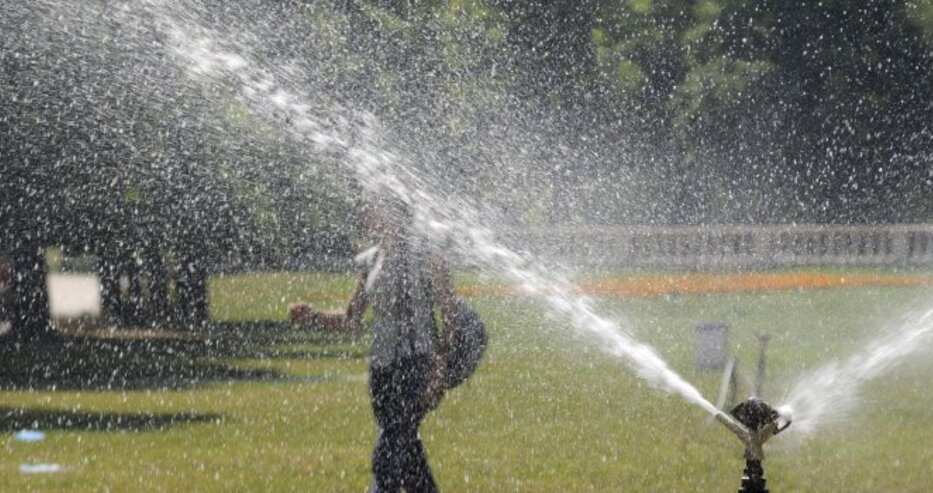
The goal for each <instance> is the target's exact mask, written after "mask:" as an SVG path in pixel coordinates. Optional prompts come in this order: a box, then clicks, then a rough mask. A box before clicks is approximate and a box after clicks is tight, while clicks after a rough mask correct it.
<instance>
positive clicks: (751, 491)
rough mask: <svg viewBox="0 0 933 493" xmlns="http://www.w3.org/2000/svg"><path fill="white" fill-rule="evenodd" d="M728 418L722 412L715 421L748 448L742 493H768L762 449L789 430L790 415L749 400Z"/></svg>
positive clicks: (731, 412) (754, 399)
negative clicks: (781, 433)
mask: <svg viewBox="0 0 933 493" xmlns="http://www.w3.org/2000/svg"><path fill="white" fill-rule="evenodd" d="M729 414H731V416H730V415H729ZM729 414H726V413H722V412H721V413H719V414H717V415H716V420H717V421H719V422H720V423H722V424H724V425H725V426H726V428H729V430H731V431H732V433H735V434H736V436H738V437H739V440H742V443H743V444H745V471H744V474H743V476H742V488H741V489H739V493H767V491H768V489H767V488H766V487H765V471H764V467H763V466H762V461H763V460H764V457H765V456H764V452H763V451H762V445H764V443H765V442H766V441H768V439H769V438H771V437H773V436H774V435H777V434H778V433H780V432H782V431H784V430H785V429H786V428H787V427H788V426H790V423H791V417H790V412H789V411H786V412H783V413H781V412H778V411H776V410H775V409H774V408H772V407H771V406H769V405H767V404H765V403H764V402H763V401H761V400H760V399H757V398H755V397H750V398H749V399H748V400H747V401H745V402H743V403H741V404H739V405H738V406H735V408H733V409H732V411H730V413H729Z"/></svg>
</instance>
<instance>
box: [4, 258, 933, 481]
mask: <svg viewBox="0 0 933 493" xmlns="http://www.w3.org/2000/svg"><path fill="white" fill-rule="evenodd" d="M352 284H353V280H352V279H349V278H346V277H345V276H339V275H329V274H275V275H262V276H259V275H253V276H249V275H244V276H231V277H225V278H220V279H215V280H214V282H213V283H212V288H211V289H212V290H211V301H212V316H213V317H214V318H215V319H218V320H225V321H230V322H242V321H248V320H260V319H261V320H283V319H284V316H285V307H286V306H287V305H288V303H290V302H292V301H295V300H298V299H304V300H310V301H312V302H313V303H315V305H317V306H321V307H325V308H332V307H336V306H339V305H340V304H341V302H342V301H341V300H342V299H344V297H345V296H346V294H347V293H348V292H349V291H350V289H351V287H352ZM931 295H933V290H931V288H929V287H886V288H864V287H863V288H836V289H825V290H806V291H782V292H771V293H757V294H715V295H688V296H675V297H653V298H652V297H644V298H634V299H617V298H614V299H603V300H601V301H600V304H601V308H602V313H605V314H608V315H611V316H613V317H616V318H618V319H620V320H621V319H627V320H628V321H630V322H631V325H632V326H633V327H634V329H633V330H634V332H635V334H636V335H637V337H638V338H639V339H641V340H643V341H646V342H648V343H650V344H652V345H654V346H655V347H656V348H658V351H659V353H661V355H662V356H664V358H665V359H667V360H668V361H669V362H670V363H671V365H672V366H673V367H674V368H675V369H677V370H678V371H679V372H681V373H682V374H683V375H684V376H685V377H686V378H687V379H688V380H689V381H691V382H692V383H694V384H696V385H697V386H698V388H700V390H701V391H702V392H703V394H704V395H706V396H707V397H708V398H710V399H714V398H715V394H716V391H717V389H718V385H719V376H718V375H715V374H711V373H703V372H698V371H696V370H694V369H693V366H692V365H693V332H692V326H693V324H694V323H695V322H698V321H706V320H721V321H724V322H726V323H728V324H729V326H730V346H731V348H732V350H733V351H734V352H735V353H736V354H737V355H738V357H739V361H740V368H741V370H742V371H743V373H744V374H746V375H748V376H749V377H751V376H752V374H753V372H754V365H755V361H756V357H757V339H756V334H757V333H758V332H759V331H766V332H768V333H770V334H771V335H772V339H771V342H770V345H769V353H768V357H769V359H768V365H769V366H768V371H769V373H768V374H769V379H768V381H767V384H766V388H765V392H766V397H768V400H770V401H773V403H777V402H778V401H780V398H781V395H782V393H783V392H784V390H785V388H786V386H787V385H789V384H790V383H791V381H792V379H793V377H794V376H795V375H798V374H800V373H801V372H803V371H805V370H806V369H808V368H813V367H814V366H815V365H817V364H819V363H821V362H824V361H827V360H829V359H831V358H833V357H844V356H845V355H847V354H849V353H850V352H852V351H855V350H857V349H858V348H859V347H860V345H861V341H865V340H866V338H869V337H871V335H872V334H876V333H878V332H880V331H882V330H884V329H885V328H892V327H895V326H896V320H897V319H898V318H899V317H901V316H903V315H904V314H906V313H908V312H909V311H911V310H914V309H921V308H928V307H930V306H931V305H933V296H931ZM472 302H473V303H474V305H475V306H476V307H477V309H478V310H479V311H480V312H481V313H482V314H483V315H484V317H485V319H486V321H487V324H488V327H489V331H490V338H491V345H490V347H489V349H488V351H487V355H486V359H485V360H484V362H483V364H482V366H481V367H480V370H479V371H478V373H477V374H476V375H474V377H473V378H472V379H471V380H470V381H469V382H468V383H467V384H465V385H463V386H461V387H459V388H457V389H455V390H453V391H452V392H451V393H450V394H448V396H447V397H446V398H445V400H444V402H443V403H442V404H441V406H440V408H439V409H438V410H437V411H435V412H434V413H432V414H431V415H430V416H429V417H428V418H427V420H426V421H425V423H424V425H423V427H422V436H423V438H424V441H425V445H426V448H427V450H428V454H429V458H430V461H431V465H432V467H433V469H434V472H435V476H436V478H437V480H438V483H439V485H440V487H441V489H442V490H443V491H471V492H472V491H480V492H484V491H534V492H541V491H545V492H547V491H554V492H565V491H639V492H640V491H664V492H669V491H704V492H705V491H710V492H712V491H717V492H718V491H735V490H737V489H738V487H739V479H740V477H741V470H742V467H743V465H744V463H743V460H742V455H741V452H742V450H741V447H740V445H739V442H738V441H737V440H736V439H735V438H734V437H732V436H731V435H728V434H727V433H726V432H725V430H724V429H722V428H721V427H720V426H718V425H709V424H707V422H706V415H705V414H704V412H703V411H701V410H700V409H699V408H698V407H696V406H692V405H688V404H686V403H684V402H683V401H682V400H680V399H679V398H677V397H672V396H668V395H665V394H662V393H659V392H657V391H655V390H653V389H652V388H650V387H649V386H648V385H646V384H644V383H643V382H642V381H640V380H639V379H637V378H636V377H635V376H634V375H633V373H632V372H631V371H629V370H628V369H627V368H625V367H623V366H622V365H621V364H620V363H619V362H618V361H614V360H613V359H611V358H610V357H608V356H605V355H603V353H602V352H601V351H600V349H599V348H598V347H595V346H594V345H593V344H592V343H591V342H590V341H588V340H587V338H586V337H585V336H583V335H580V334H577V333H575V332H573V331H572V330H571V329H569V328H568V327H566V326H565V325H563V324H559V323H555V322H552V321H550V320H549V319H548V318H547V317H546V316H545V315H544V314H543V312H542V310H541V307H540V306H538V305H537V304H536V302H533V301H531V300H527V299H522V298H515V297H509V296H492V295H490V296H482V297H477V298H473V299H472ZM230 326H231V327H233V328H232V329H229V332H223V329H218V330H217V331H215V332H213V333H211V334H205V335H203V337H205V338H209V339H210V342H206V343H199V344H204V345H206V346H207V347H209V348H211V349H203V348H201V349H198V350H190V348H188V349H185V347H187V346H185V347H181V346H180V348H181V349H178V348H175V346H172V345H160V346H155V345H154V346H146V345H145V344H143V345H141V346H140V345H137V346H132V347H133V348H135V349H134V351H137V352H142V353H144V355H145V354H148V356H149V360H154V361H156V362H157V363H160V364H157V365H155V366H153V363H151V362H150V361H147V362H145V363H138V364H139V365H143V366H142V367H144V368H146V372H144V373H146V375H150V374H153V375H156V376H158V375H160V373H159V370H158V369H159V368H163V367H167V368H169V369H171V368H175V367H173V366H171V364H169V362H173V361H175V360H179V361H180V362H179V363H178V364H179V365H181V366H179V367H178V368H183V369H186V370H185V371H188V370H187V369H188V368H189V366H185V365H191V364H193V362H194V363H198V364H201V363H203V364H204V365H209V366H205V367H204V368H207V367H209V368H211V369H212V370H211V371H212V373H209V374H208V373H197V372H194V373H192V372H190V371H189V373H190V374H191V375H193V376H192V377H190V378H188V379H187V380H185V381H183V382H180V383H179V382H173V384H172V385H163V384H162V383H160V381H159V380H158V378H147V379H140V380H138V381H133V382H131V384H125V385H119V386H117V387H108V386H105V385H101V386H97V387H94V386H81V385H72V386H66V387H65V388H56V389H55V390H52V388H51V386H50V385H46V386H43V387H41V389H40V390H16V389H14V388H13V387H16V386H15V385H11V384H7V385H5V386H0V389H3V390H0V431H2V432H3V433H4V435H2V438H0V443H2V447H3V452H2V453H0V457H2V459H0V490H2V491H115V492H123V491H170V492H176V491H354V492H363V491H365V490H366V488H367V486H368V484H369V481H370V475H369V454H370V450H371V448H372V445H373V443H374V440H375V434H376V429H375V426H374V424H373V420H372V416H371V413H370V409H369V402H368V395H367V388H366V359H365V354H366V349H367V344H368V340H367V338H366V337H357V338H352V337H351V338H335V337H333V336H326V335H322V334H314V333H301V332H295V331H289V330H287V329H282V328H276V327H274V326H264V325H256V326H251V325H249V324H243V325H236V324H231V325H230ZM114 347H117V346H114ZM111 349H112V348H111ZM147 350H148V353H147ZM118 352H119V353H120V354H119V355H116V356H114V355H111V356H110V357H112V358H118V359H119V358H125V356H124V355H123V354H122V353H123V351H117V350H112V351H111V353H118ZM41 357H45V358H51V359H55V358H56V357H57V356H56V354H48V355H44V356H41ZM75 361H76V362H78V363H76V364H78V365H80V362H82V361H85V360H84V359H83V357H76V358H75ZM119 361H123V359H119ZM162 362H164V363H165V364H161V363H162ZM173 364H174V363H173ZM121 368H122V367H121ZM153 368H155V369H153ZM198 368H201V367H200V366H199V367H198ZM219 369H222V370H223V371H220V370H219ZM8 371H10V370H8ZM199 375H211V376H212V377H213V378H198V376H199ZM931 375H933V354H931V349H929V348H928V349H926V350H925V351H924V354H922V355H920V356H919V357H917V358H915V359H914V360H912V361H911V362H909V363H907V364H905V365H903V366H902V367H901V368H899V369H898V370H897V371H894V372H892V373H891V374H889V375H886V376H884V377H881V378H879V379H877V380H875V381H873V382H870V383H869V384H867V385H866V386H865V387H864V391H863V393H862V395H863V401H864V405H863V406H862V407H861V408H860V409H859V412H858V413H857V415H856V416H855V417H854V418H853V419H851V420H847V421H842V422H839V423H837V424H836V425H835V426H833V427H831V428H829V429H827V430H825V432H824V433H822V434H819V435H817V436H815V437H812V438H809V439H803V438H802V437H800V436H796V437H795V435H794V433H793V431H792V430H793V426H792V427H791V430H789V431H788V432H786V433H787V434H786V435H783V436H779V437H777V438H775V439H774V440H773V441H772V442H770V443H769V444H768V446H767V447H766V452H767V453H768V460H767V461H766V463H765V469H766V474H767V478H768V485H769V487H770V489H771V491H775V492H786V491H802V492H803V491H854V492H878V491H899V492H900V491H905V492H909V491H915V492H920V491H929V488H930V485H929V482H928V481H929V477H930V474H931V472H933V466H931V464H933V447H930V445H929V444H930V443H933V391H931V390H930V388H929V380H930V376H931ZM7 380H9V379H7ZM79 380H80V379H79ZM176 383H178V384H177V385H176ZM32 422H36V424H38V425H39V427H40V428H42V429H45V430H47V431H48V432H49V433H48V436H47V438H46V439H45V440H44V441H41V442H37V443H26V442H20V441H16V440H14V439H13V433H14V432H15V431H17V430H19V429H22V428H23V427H26V426H30V423H32ZM24 463H58V464H61V465H62V466H63V467H64V468H65V471H64V472H62V473H59V474H37V475H26V474H21V473H20V472H19V466H20V464H24Z"/></svg>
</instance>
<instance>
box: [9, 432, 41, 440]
mask: <svg viewBox="0 0 933 493" xmlns="http://www.w3.org/2000/svg"><path fill="white" fill-rule="evenodd" d="M13 438H14V439H16V440H18V441H20V442H41V441H42V440H45V433H43V432H41V431H39V430H20V431H18V432H16V434H15V435H13Z"/></svg>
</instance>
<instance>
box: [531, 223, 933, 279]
mask: <svg viewBox="0 0 933 493" xmlns="http://www.w3.org/2000/svg"><path fill="white" fill-rule="evenodd" d="M514 239H515V240H517V246H519V247H520V248H523V249H527V250H529V251H531V252H533V253H535V254H539V255H544V256H546V257H548V258H551V259H554V260H558V261H563V262H567V263H569V264H571V265H578V266H588V267H608V268H611V267H642V266H644V267H676V268H687V269H702V268H711V267H724V268H729V267H748V268H769V267H784V266H788V267H789V266H822V265H827V266H917V267H920V266H927V267H929V266H933V224H909V225H905V224H900V225H882V226H834V225H813V224H807V225H794V226H788V225H777V226H723V225H717V226H690V227H641V226H638V227H626V226H552V227H546V228H533V229H527V230H523V231H520V232H516V234H515V235H514Z"/></svg>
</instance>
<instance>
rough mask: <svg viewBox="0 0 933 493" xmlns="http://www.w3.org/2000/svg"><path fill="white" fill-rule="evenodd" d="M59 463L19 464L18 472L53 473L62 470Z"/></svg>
mask: <svg viewBox="0 0 933 493" xmlns="http://www.w3.org/2000/svg"><path fill="white" fill-rule="evenodd" d="M64 470H65V468H64V467H62V465H61V464H20V465H19V472H21V473H23V474H55V473H59V472H64Z"/></svg>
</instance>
